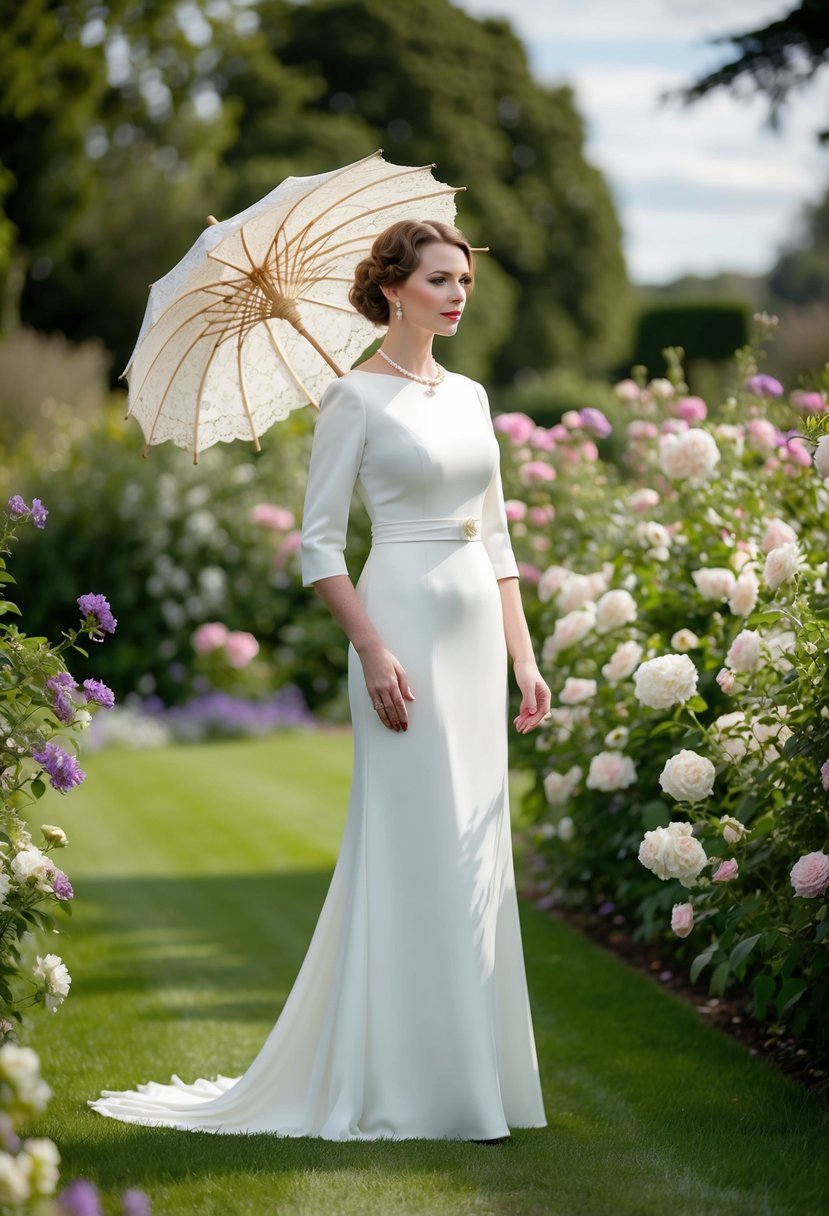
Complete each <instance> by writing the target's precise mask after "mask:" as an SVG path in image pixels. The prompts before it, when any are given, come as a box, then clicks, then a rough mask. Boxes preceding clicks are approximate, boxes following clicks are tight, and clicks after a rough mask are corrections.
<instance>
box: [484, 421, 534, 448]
mask: <svg viewBox="0 0 829 1216" xmlns="http://www.w3.org/2000/svg"><path fill="white" fill-rule="evenodd" d="M492 425H493V426H494V427H495V430H496V431H503V433H504V434H505V435H506V436H507V438H508V439H509V441H510V443H513V444H515V445H516V446H517V445H518V444H521V443H526V442H527V440H528V439H529V438H530V436H531V435H532V434H533V432H534V431H535V429H536V426H537V423H536V422H535V421H534V419H532V418H530V417H529V415H528V414H519V413H512V414H496V416H495V417H494V418H493V419H492Z"/></svg>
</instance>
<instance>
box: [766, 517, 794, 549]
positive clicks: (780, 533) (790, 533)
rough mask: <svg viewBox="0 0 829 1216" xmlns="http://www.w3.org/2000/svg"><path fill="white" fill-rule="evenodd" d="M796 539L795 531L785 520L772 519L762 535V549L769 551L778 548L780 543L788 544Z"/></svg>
mask: <svg viewBox="0 0 829 1216" xmlns="http://www.w3.org/2000/svg"><path fill="white" fill-rule="evenodd" d="M796 540H797V533H796V532H795V530H794V528H792V527H790V526H789V524H787V523H786V522H785V520H782V519H772V520H771V521H770V522H769V525H768V527H767V528H766V534H765V536H764V537H763V550H764V551H765V552H766V553H771V551H772V549H779V548H780V546H781V545H788V544H791V543H792V542H793V541H796Z"/></svg>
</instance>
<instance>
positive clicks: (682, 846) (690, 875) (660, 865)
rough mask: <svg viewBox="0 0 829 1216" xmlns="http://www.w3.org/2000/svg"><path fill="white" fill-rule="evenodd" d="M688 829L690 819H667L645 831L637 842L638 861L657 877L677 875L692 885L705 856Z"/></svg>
mask: <svg viewBox="0 0 829 1216" xmlns="http://www.w3.org/2000/svg"><path fill="white" fill-rule="evenodd" d="M691 831H692V829H691V825H690V823H669V824H668V826H667V827H665V828H654V829H653V831H650V832H645V837H644V839H643V841H642V843H641V844H640V845H639V860H640V861H641V863H642V865H643V866H645V867H646V869H648V870H652V871H653V873H654V874H655V875H656V876H657V878H662V879H666V878H678V879H679V881H680V882H681V883H682V885H683V886H685V887H691V886H693V885H694V882H695V880H696V877H697V875H698V874H699V872H700V870H701V869H702V867H703V866H704V865H705V863H706V862H707V860H708V858H707V857H706V855H705V850H704V849H703V847H702V845H701V844H700V843H699V841H698V840H695V839H694V838H693V836H692V835H691Z"/></svg>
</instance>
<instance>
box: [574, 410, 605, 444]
mask: <svg viewBox="0 0 829 1216" xmlns="http://www.w3.org/2000/svg"><path fill="white" fill-rule="evenodd" d="M579 418H581V424H582V426H583V427H584V428H585V429H586V430H588V431H592V432H593V434H594V435H596V436H597V437H598V438H599V439H606V438H607V436H608V435H610V434H612V432H613V427H612V426H611V425H610V423H609V422H608V420H607V418H605V416H604V414H603V413H602V411H601V410H594V409H593V407H592V406H590V405H586V406H585V407H584V409H583V410H579Z"/></svg>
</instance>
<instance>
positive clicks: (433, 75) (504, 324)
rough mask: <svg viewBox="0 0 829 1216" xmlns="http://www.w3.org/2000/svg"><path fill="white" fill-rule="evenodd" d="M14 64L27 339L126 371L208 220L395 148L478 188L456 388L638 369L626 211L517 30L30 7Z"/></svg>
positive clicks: (37, 3) (159, 5)
mask: <svg viewBox="0 0 829 1216" xmlns="http://www.w3.org/2000/svg"><path fill="white" fill-rule="evenodd" d="M0 58H2V59H3V61H4V62H7V63H9V65H10V70H9V71H8V72H7V73H6V74H5V75H4V78H3V82H2V83H0V139H2V148H3V166H4V168H5V171H6V173H7V174H8V175H9V179H8V180H7V182H6V193H5V196H4V197H0V207H2V208H3V214H4V215H5V218H6V220H7V221H8V222H9V223H10V225H11V226H12V231H13V237H14V239H13V253H12V263H13V262H14V259H15V258H16V265H17V267H18V270H19V275H20V279H21V281H25V287H24V289H23V292H22V317H23V319H24V320H25V321H26V322H27V323H29V324H31V325H34V326H36V327H38V328H41V329H46V330H52V329H61V330H63V331H64V332H65V333H67V334H68V335H69V336H71V337H76V338H86V337H89V336H92V335H99V336H101V337H102V338H103V339H104V340H105V342H106V343H107V344H108V346H109V347H110V349H111V350H113V351H114V352H115V355H116V362H117V364H120V366H117V368H116V370H120V368H121V367H122V366H123V363H124V361H125V360H126V357H127V355H128V354H129V351H130V349H131V347H132V343H133V341H134V337H135V335H136V334H137V330H138V326H139V324H140V319H141V314H142V313H143V309H144V305H145V302H146V294H147V285H148V283H149V282H151V281H153V280H154V279H156V278H158V277H159V276H160V275H161V274H163V273H164V272H165V271H166V270H167V269H169V267H170V266H171V265H172V264H173V263H174V262H175V261H176V260H177V259H178V258H179V257H181V256H182V255H183V253H184V252H185V251H186V249H187V248H188V247H189V246H190V245H191V244H192V242H193V240H194V239H195V237H196V236H197V235H198V232H199V231H201V229H202V228H203V227H204V224H205V217H206V215H207V214H208V213H213V214H215V215H217V216H220V217H224V216H227V215H230V214H233V213H234V212H236V211H238V210H240V209H241V208H242V207H245V206H247V205H249V204H250V203H251V202H253V201H254V200H255V199H256V198H258V197H260V196H261V195H262V194H264V193H265V192H267V191H268V190H270V189H272V188H273V187H274V185H276V184H277V183H278V182H279V181H280V180H281V179H282V178H283V177H285V176H287V175H289V174H309V173H318V172H323V171H326V170H328V169H332V168H335V167H336V166H337V165H340V164H345V163H348V162H349V161H351V160H355V159H357V158H359V157H362V156H365V155H367V154H369V153H370V152H372V151H374V150H375V149H376V148H378V147H383V148H384V150H385V155H386V157H387V159H389V160H391V161H397V162H400V163H408V164H423V163H431V162H436V163H437V169H436V175H437V176H438V177H440V178H441V179H443V180H445V181H448V182H449V183H450V184H452V185H465V186H467V187H468V191H467V193H466V194H464V195H461V196H459V215H458V222H459V223H460V225H461V226H462V227H464V229H465V230H466V231H467V232H468V234H469V236H470V237H471V239H472V242H473V244H475V245H487V246H489V247H490V250H491V252H490V253H489V254H482V255H481V256H480V257H479V259H478V266H479V289H478V292H476V296H475V298H474V300H473V304H472V308H471V310H470V314H469V317H468V322H469V323H468V324H466V325H465V326H464V330H463V334H462V335H461V336H459V338H458V340H457V342H455V343H454V344H453V347H452V356H451V357H452V361H453V365H454V366H457V367H458V369H459V370H464V371H467V372H469V373H470V374H473V375H478V376H481V377H484V376H494V377H495V378H496V379H499V380H502V381H508V380H510V379H511V378H512V377H513V376H514V375H515V374H517V373H520V371H521V369H522V368H526V367H530V368H534V369H538V370H544V369H545V368H548V367H551V366H557V365H558V366H560V365H568V364H569V365H571V366H580V367H584V368H586V369H587V370H590V371H598V370H601V369H602V368H603V367H606V366H607V365H608V364H609V363H612V361H613V360H614V359H616V358H618V357H619V355H620V354H621V353H622V352H623V349H624V345H625V342H626V339H627V336H628V331H627V324H628V282H627V275H626V270H625V264H624V259H623V255H622V250H621V231H620V226H619V222H618V219H617V216H616V213H615V209H614V206H613V201H612V198H611V196H610V193H609V190H608V188H607V185H606V183H605V181H604V179H603V177H602V175H601V174H600V172H599V171H598V170H597V169H596V168H595V167H593V166H592V165H590V164H589V163H588V162H587V160H586V159H585V156H584V130H583V124H582V121H581V118H580V116H579V115H578V113H577V110H576V107H575V104H574V100H573V96H572V93H571V90H570V89H569V88H567V87H557V88H550V87H547V86H545V85H543V84H540V83H539V82H537V81H536V80H534V79H533V77H532V74H531V72H530V68H529V65H528V62H527V56H526V53H525V50H524V48H523V46H522V44H521V43H520V41H519V40H518V38H517V37H516V35H515V33H514V32H513V30H512V28H511V26H510V25H509V24H508V23H507V22H506V21H503V20H476V19H474V18H472V17H470V16H469V15H468V14H466V13H464V12H462V11H461V10H459V9H457V8H455V7H454V6H453V5H452V4H451V3H450V2H449V0H419V3H418V4H411V3H409V0H308V2H307V3H302V4H295V3H290V2H289V0H258V2H256V3H254V4H253V5H241V4H240V3H238V2H237V0H187V2H186V3H181V2H178V0H107V3H93V0H63V2H62V3H61V4H60V5H55V4H54V3H50V0H26V2H25V3H24V4H22V5H20V6H19V7H18V9H17V10H16V11H15V13H14V15H13V16H12V19H11V20H10V21H9V22H8V23H7V25H6V27H5V28H4V29H3V30H2V31H0ZM2 189H3V180H0V192H2ZM2 233H3V228H2V224H0V274H2V249H3V241H2ZM5 278H6V297H7V308H6V315H8V312H9V308H8V302H9V298H10V297H11V298H12V299H14V298H15V291H16V288H15V280H14V274H13V273H12V272H11V271H7V273H6V276H5Z"/></svg>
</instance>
